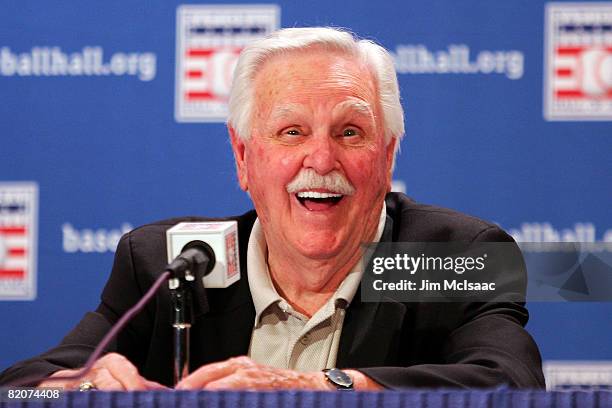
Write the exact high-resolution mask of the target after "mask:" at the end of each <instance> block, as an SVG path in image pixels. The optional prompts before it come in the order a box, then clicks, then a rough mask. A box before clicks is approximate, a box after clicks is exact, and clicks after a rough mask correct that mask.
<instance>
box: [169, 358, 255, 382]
mask: <svg viewBox="0 0 612 408" xmlns="http://www.w3.org/2000/svg"><path fill="white" fill-rule="evenodd" d="M253 366H255V363H254V362H253V360H251V359H249V358H248V357H236V358H230V359H229V360H225V361H221V362H219V363H212V364H207V365H205V366H202V367H200V368H198V369H197V370H196V371H194V372H193V373H191V374H189V375H188V376H187V377H185V378H184V379H182V380H181V381H180V382H179V383H178V384H177V385H176V387H175V388H176V389H178V390H188V389H199V388H203V387H204V386H206V384H208V383H209V382H212V381H215V380H218V379H220V378H223V377H227V376H229V375H232V374H233V373H234V372H236V370H239V369H241V368H246V367H253Z"/></svg>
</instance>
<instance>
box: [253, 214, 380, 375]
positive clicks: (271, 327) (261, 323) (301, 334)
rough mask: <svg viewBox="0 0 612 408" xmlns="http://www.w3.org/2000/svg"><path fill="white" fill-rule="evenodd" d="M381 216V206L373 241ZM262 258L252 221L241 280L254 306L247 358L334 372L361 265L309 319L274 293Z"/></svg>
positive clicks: (263, 248)
mask: <svg viewBox="0 0 612 408" xmlns="http://www.w3.org/2000/svg"><path fill="white" fill-rule="evenodd" d="M386 217H387V208H386V205H385V204H384V203H383V208H382V211H381V214H380V219H379V222H378V230H377V232H376V236H375V240H374V242H378V241H379V240H380V237H381V236H382V233H383V230H384V228H385V220H386ZM267 254H268V248H267V245H266V240H265V236H264V233H263V230H262V229H261V225H260V223H259V219H257V220H255V224H254V225H253V230H252V231H251V236H250V237H249V246H248V251H247V275H248V279H249V286H250V289H251V296H252V297H253V303H254V305H255V325H254V327H253V334H252V335H251V345H250V347H249V357H250V358H252V359H253V360H255V361H256V362H258V363H261V364H266V365H270V366H274V367H279V368H289V369H293V370H298V371H316V370H322V369H324V368H332V367H335V365H336V356H337V355H338V345H339V344H340V334H341V332H342V325H343V323H344V315H345V312H346V308H347V307H348V305H349V304H350V303H351V301H352V300H353V297H354V296H355V293H356V292H357V288H358V287H359V282H360V281H361V276H362V275H363V267H362V261H361V260H360V261H359V262H357V265H355V267H354V268H353V269H352V270H351V272H349V274H348V275H347V276H346V278H344V280H343V281H342V283H340V286H338V289H337V290H336V292H335V293H334V294H333V295H332V297H331V298H329V300H328V301H327V302H326V303H325V304H324V305H323V307H321V309H319V310H318V311H317V312H316V313H315V314H314V315H313V316H312V317H311V318H310V319H309V318H308V317H307V316H304V315H303V314H301V313H299V312H297V311H296V310H294V309H293V308H292V307H291V305H289V303H288V302H287V301H286V300H285V299H283V298H282V297H281V296H279V294H278V293H277V292H276V289H275V288H274V285H273V284H272V280H271V278H270V272H269V270H268V263H267Z"/></svg>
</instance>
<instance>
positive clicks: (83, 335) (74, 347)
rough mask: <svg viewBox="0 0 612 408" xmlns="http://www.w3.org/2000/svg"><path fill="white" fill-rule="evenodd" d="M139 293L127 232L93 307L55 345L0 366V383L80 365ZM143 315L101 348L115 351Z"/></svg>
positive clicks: (34, 380)
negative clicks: (26, 358) (33, 355)
mask: <svg viewBox="0 0 612 408" xmlns="http://www.w3.org/2000/svg"><path fill="white" fill-rule="evenodd" d="M140 297H141V291H140V286H139V282H137V280H136V276H135V274H134V268H133V262H132V254H131V248H130V235H129V234H127V235H124V236H123V237H122V238H121V240H120V242H119V245H118V247H117V252H116V255H115V260H114V264H113V270H112V273H111V276H110V278H109V280H108V282H107V284H106V287H105V289H104V292H103V293H102V300H101V303H100V305H99V306H98V308H97V310H96V311H95V312H89V313H86V314H85V316H84V317H83V318H82V320H81V321H80V322H79V323H78V324H77V325H76V327H75V328H74V329H73V330H72V331H71V332H70V333H68V335H67V336H66V337H64V339H63V340H62V341H61V343H60V344H59V345H58V346H56V347H54V348H52V349H50V350H48V351H46V352H45V353H43V354H41V355H39V356H37V357H34V358H31V359H28V360H24V361H21V362H19V363H16V364H15V365H13V366H12V367H9V368H7V369H6V370H4V372H2V373H1V374H0V385H8V384H14V383H21V382H23V381H24V380H25V381H27V382H28V384H30V385H34V384H37V383H39V382H41V381H42V380H43V379H44V378H46V377H48V376H49V375H51V374H52V373H54V372H56V371H59V370H62V369H68V368H78V367H81V366H83V365H84V364H85V362H86V361H87V358H88V357H89V356H90V355H91V353H92V352H93V350H94V349H95V347H96V346H97V345H98V343H99V342H100V340H101V339H102V337H104V335H105V334H106V333H107V332H108V331H109V329H110V328H111V327H112V325H113V324H114V323H115V321H116V320H117V319H118V317H119V316H121V315H122V314H123V313H124V312H125V311H126V310H127V309H128V308H129V307H131V306H132V305H133V304H135V303H136V302H137V301H138V299H140ZM141 315H143V313H141ZM146 318H147V316H146V313H145V314H144V316H138V317H137V318H136V319H135V321H134V322H133V323H130V324H129V325H128V327H127V328H126V330H124V331H123V333H122V334H121V335H120V336H119V338H118V340H117V341H114V342H112V344H111V345H109V347H108V348H107V349H106V350H105V351H106V352H111V351H117V343H120V344H122V343H123V344H126V343H128V344H129V343H132V342H133V341H132V339H133V333H134V330H135V328H136V327H138V326H139V325H141V324H142V320H143V319H146ZM121 348H122V350H120V351H123V352H124V354H128V355H127V356H126V357H128V358H130V359H134V357H137V355H129V354H130V350H134V348H130V347H126V346H123V347H121ZM144 348H145V349H146V347H144ZM132 354H134V353H132ZM138 355H140V353H138Z"/></svg>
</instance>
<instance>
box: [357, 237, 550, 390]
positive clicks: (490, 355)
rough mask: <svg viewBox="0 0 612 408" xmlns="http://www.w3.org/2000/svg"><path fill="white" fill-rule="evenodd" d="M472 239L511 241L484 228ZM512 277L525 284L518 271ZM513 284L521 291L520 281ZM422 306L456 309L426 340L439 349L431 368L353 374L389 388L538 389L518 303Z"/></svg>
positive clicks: (534, 351)
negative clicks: (437, 335)
mask: <svg viewBox="0 0 612 408" xmlns="http://www.w3.org/2000/svg"><path fill="white" fill-rule="evenodd" d="M474 241H482V242H499V241H502V242H503V241H505V242H513V240H512V238H511V237H510V236H508V235H507V234H506V233H505V232H503V231H502V230H501V229H499V228H497V227H490V228H487V229H485V230H484V231H482V233H480V234H478V236H477V237H476V238H475V240H474ZM523 272H524V271H523ZM516 276H517V279H522V280H523V281H525V275H524V273H522V274H521V273H517V274H516ZM514 283H516V282H514ZM518 286H519V287H523V289H524V288H525V285H523V284H521V283H520V282H519V285H518ZM514 287H516V286H514ZM438 306H439V307H438ZM427 307H429V308H430V310H431V309H433V308H436V309H435V310H436V311H437V314H443V313H444V312H445V311H446V312H449V314H452V313H455V312H456V311H457V310H459V312H458V315H460V318H458V319H456V322H457V323H456V324H454V327H452V328H451V329H450V330H449V332H448V334H447V336H445V338H444V339H442V340H440V339H432V342H436V343H437V344H440V346H441V347H440V350H439V353H438V355H439V358H438V360H439V361H436V364H426V363H425V364H415V365H409V366H406V367H369V368H358V370H359V371H361V372H363V373H364V374H366V375H367V376H368V377H370V378H371V379H373V380H375V381H376V382H378V383H379V384H381V385H383V386H384V387H387V388H391V389H404V388H412V387H428V388H440V387H445V388H446V387H451V388H485V387H496V386H501V385H505V386H510V387H517V388H543V387H544V385H545V384H544V376H543V373H542V361H541V357H540V353H539V350H538V348H537V345H536V344H535V342H534V341H533V339H532V338H531V336H530V335H529V334H528V333H527V331H526V330H525V328H524V326H525V324H526V323H527V320H528V318H529V314H528V312H527V309H526V308H525V304H524V303H523V302H513V301H502V302H478V303H476V302H474V303H461V304H458V303H457V304H448V303H447V304H444V305H428V306H427ZM432 315H434V314H429V315H428V317H431V316H432ZM413 334H414V333H413Z"/></svg>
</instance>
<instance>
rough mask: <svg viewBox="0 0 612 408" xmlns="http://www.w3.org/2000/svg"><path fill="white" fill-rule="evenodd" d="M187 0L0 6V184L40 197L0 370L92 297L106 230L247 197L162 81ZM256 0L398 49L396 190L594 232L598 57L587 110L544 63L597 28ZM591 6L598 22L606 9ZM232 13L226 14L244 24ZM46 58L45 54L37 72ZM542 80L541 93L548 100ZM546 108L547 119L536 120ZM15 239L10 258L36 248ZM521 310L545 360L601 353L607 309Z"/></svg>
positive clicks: (444, 11) (607, 174)
mask: <svg viewBox="0 0 612 408" xmlns="http://www.w3.org/2000/svg"><path fill="white" fill-rule="evenodd" d="M189 3H191V2H189V1H184V2H180V3H179V2H176V1H171V0H163V1H162V0H156V1H150V0H147V1H144V0H134V1H130V2H120V1H110V2H97V1H72V2H62V3H61V4H60V3H49V2H46V1H42V0H40V1H34V0H28V1H19V2H3V3H2V5H1V6H0V7H1V10H2V11H1V13H0V183H1V182H15V181H29V182H34V183H36V185H37V186H38V193H39V198H38V207H39V209H38V220H37V227H38V236H37V240H36V242H37V244H38V248H37V258H36V259H35V264H36V265H37V267H36V271H34V270H28V271H27V273H34V272H36V274H37V285H36V286H37V294H36V298H35V300H32V301H15V300H5V301H2V302H0V321H1V322H2V326H3V328H2V330H1V331H0V333H1V334H0V368H4V367H6V366H8V365H10V364H12V363H13V362H15V361H17V360H19V359H23V358H25V357H28V356H31V355H34V354H37V353H39V352H41V351H43V350H45V349H47V348H49V347H51V346H53V345H54V344H56V343H57V342H58V341H59V340H60V339H61V337H62V336H63V335H64V334H65V333H66V332H67V331H68V330H69V329H70V328H71V327H72V326H73V325H74V324H75V323H76V322H77V321H78V320H79V318H80V317H81V316H82V315H83V313H84V312H85V311H87V310H91V309H93V308H95V307H96V305H97V301H98V298H99V293H100V291H101V289H102V287H103V285H104V282H105V280H106V279H107V277H108V273H109V271H110V267H111V263H112V258H113V252H112V251H113V250H114V248H113V242H114V241H116V237H117V236H118V234H119V233H120V232H121V231H122V230H126V229H129V228H130V227H132V226H137V225H140V224H144V223H148V222H151V221H154V220H157V219H160V218H167V217H171V216H178V215H211V216H217V215H218V216H221V215H231V214H237V213H241V212H244V211H246V210H247V209H249V208H250V202H249V200H248V198H247V197H246V195H245V194H244V193H242V192H241V191H240V189H239V188H238V186H237V183H236V179H235V174H234V164H233V158H232V155H231V150H230V146H229V143H228V138H227V132H226V128H225V126H224V124H223V123H215V122H197V121H196V122H186V121H178V120H177V118H178V119H179V120H181V118H180V114H179V115H178V116H177V117H175V109H176V104H177V101H178V99H180V98H183V97H184V95H183V93H181V92H178V94H177V95H176V96H175V93H177V91H176V89H177V87H179V86H182V85H185V84H186V83H187V82H185V81H186V80H185V78H186V76H188V74H186V72H184V71H183V70H181V69H179V72H178V73H177V64H179V63H185V61H186V59H185V58H186V57H185V55H184V54H183V53H180V52H177V36H178V37H179V38H182V39H183V41H192V43H190V44H192V45H193V44H197V41H198V40H197V38H196V39H194V38H191V37H188V35H189V33H188V32H186V31H185V30H184V28H185V27H186V26H185V24H188V21H187V20H181V18H177V10H178V7H179V6H180V5H181V4H189ZM248 3H250V2H248V1H243V2H241V3H240V4H243V5H244V4H248ZM215 4H220V5H224V4H226V3H224V2H215ZM232 4H234V3H232ZM270 4H271V3H270ZM274 4H276V5H277V7H278V8H277V9H276V10H277V13H278V16H279V18H280V20H279V21H278V25H280V26H282V27H290V26H309V25H332V26H341V27H348V28H350V29H351V30H352V31H354V32H356V33H358V34H359V35H360V36H363V37H367V38H372V39H375V40H377V41H378V42H379V43H381V44H382V45H384V46H385V47H386V48H388V49H390V50H391V51H393V52H394V53H395V54H396V56H397V63H398V69H399V71H400V74H399V81H400V85H401V91H402V99H403V103H404V107H405V112H406V137H405V139H404V141H403V143H402V147H401V154H400V155H399V157H398V162H397V168H396V172H395V179H396V180H399V181H401V182H403V185H404V186H405V190H406V192H407V194H408V195H410V196H412V197H413V198H415V199H416V200H418V201H421V202H426V203H432V204H436V205H442V206H446V207H451V208H454V209H457V210H460V211H463V212H467V213H470V214H473V215H476V216H478V217H481V218H484V219H488V220H492V221H495V222H497V223H499V224H500V225H502V226H503V227H504V228H506V229H507V230H510V232H512V233H513V234H515V236H517V237H518V238H528V239H529V240H534V239H538V238H537V237H536V238H534V237H533V236H531V235H529V234H528V231H533V230H534V228H535V229H536V230H538V229H539V230H545V229H548V230H550V231H553V232H555V231H556V232H558V233H559V234H561V236H563V234H565V236H566V237H570V238H571V234H572V231H575V230H576V224H582V225H586V226H587V227H588V228H589V230H590V231H594V234H593V239H596V240H604V239H609V240H612V214H611V211H610V209H611V207H612V206H611V204H612V189H611V188H612V160H611V152H612V124H611V122H610V120H611V119H612V113H610V112H608V111H609V110H611V108H609V107H608V106H609V105H610V104H612V93H611V92H610V90H611V89H612V80H610V82H606V81H608V80H609V79H610V77H612V62H610V63H608V62H606V61H609V60H610V59H611V58H612V57H611V56H610V54H607V56H606V54H605V52H606V51H601V53H602V54H601V55H602V57H601V58H603V59H602V61H604V62H603V63H602V64H603V65H601V66H598V67H599V68H597V69H599V71H597V72H587V73H582V74H580V75H585V77H584V78H587V77H586V76H588V75H594V76H597V78H599V80H600V82H601V81H603V84H604V85H602V86H603V87H604V88H605V85H606V84H608V85H609V87H608V88H607V91H606V90H605V89H604V93H603V94H600V95H595V96H593V95H591V94H592V90H589V89H587V88H585V89H583V91H584V92H583V93H582V96H578V98H582V99H581V100H582V101H586V102H585V103H586V104H587V105H588V106H587V111H588V109H591V111H588V112H586V113H585V112H584V108H583V107H582V108H581V107H580V106H582V105H580V104H579V103H578V102H576V103H574V102H575V101H576V100H578V99H576V100H573V99H571V98H570V99H569V102H568V99H563V95H562V93H559V87H561V88H562V87H563V86H564V85H563V84H564V83H563V81H564V80H565V81H569V82H568V83H569V85H567V86H569V88H571V87H572V86H573V85H572V84H571V83H570V82H571V78H569V79H568V78H567V77H571V75H573V74H572V72H570V71H571V61H570V62H567V64H569V65H567V66H568V67H570V68H564V66H563V65H562V64H563V63H564V62H563V61H561V62H559V61H557V60H555V61H557V62H556V63H558V64H561V65H554V64H553V65H552V68H550V66H551V65H547V64H549V63H552V62H551V61H552V60H551V58H556V57H557V56H561V57H563V56H564V55H565V54H564V53H566V54H567V53H569V54H571V53H572V51H571V50H570V51H558V50H557V48H562V47H564V46H566V45H568V44H569V45H572V44H571V42H572V39H571V38H570V39H568V38H565V37H563V35H565V34H567V35H574V34H575V35H576V36H577V37H576V38H578V37H580V36H581V35H582V37H588V36H589V35H591V37H593V36H595V35H596V34H597V30H599V31H600V34H601V38H600V39H599V40H598V39H595V40H593V41H603V43H604V45H606V44H607V47H610V46H611V45H612V44H610V41H611V40H610V36H612V28H606V27H612V26H610V25H609V26H606V25H605V24H603V25H600V26H599V28H598V27H595V28H591V29H588V28H584V27H582V28H581V27H580V26H579V25H577V23H572V21H574V20H575V19H576V18H575V15H576V13H578V12H575V11H572V10H570V9H567V10H565V13H566V14H564V17H563V18H565V20H563V21H565V23H559V22H558V21H557V20H555V21H553V20H552V19H549V21H548V24H547V20H546V16H545V10H546V4H545V2H543V1H535V0H514V1H508V0H506V1H495V2H492V1H487V0H471V1H461V2H456V1H453V0H444V1H442V0H439V1H435V2H428V1H404V2H391V1H389V2H384V1H378V2H372V1H369V0H352V1H334V2H329V1H323V0H310V1H308V2H296V1H287V2H277V3H274ZM556 4H557V6H558V5H561V6H560V8H559V9H560V10H561V11H562V12H564V11H563V10H564V9H563V7H562V6H563V4H564V3H556ZM599 4H600V5H601V6H602V7H607V10H608V13H612V11H609V10H610V9H611V8H612V6H611V4H612V3H609V2H608V3H606V2H602V3H599ZM557 6H554V5H553V6H550V7H553V8H554V7H557ZM238 9H239V8H238ZM185 10H191V9H189V8H186V9H185ZM587 11H588V10H587ZM200 12H201V13H202V15H203V16H204V17H202V18H205V17H206V15H207V13H209V14H210V13H212V14H214V13H216V12H214V11H213V12H211V11H210V10H209V11H206V10H205V11H200ZM572 13H574V14H572ZM600 14H601V13H600ZM602 16H603V17H602V18H603V20H604V22H605V18H608V19H610V14H607V17H605V15H603V14H602ZM241 18H242V20H240V19H238V20H236V21H238V22H237V23H236V24H237V25H242V26H244V27H249V24H251V23H249V21H248V18H247V20H245V18H244V16H243V17H241ZM262 18H263V17H262ZM572 19H574V20H572ZM266 21H268V23H269V24H272V25H273V24H276V23H274V21H272V20H270V19H268V20H266ZM567 21H570V23H567ZM555 24H556V25H555ZM560 24H566V26H561V25H560ZM568 24H569V25H570V26H571V25H572V24H573V26H574V28H571V27H570V28H568V27H567V26H568ZM607 24H612V22H610V21H608V23H607ZM177 25H179V30H178V32H177ZM181 27H182V28H181ZM547 30H551V31H550V33H552V34H550V35H549V37H546V38H548V40H549V43H546V41H545V40H546V38H545V33H546V32H547ZM564 30H565V32H564ZM581 30H582V31H581ZM606 30H607V31H606ZM194 33H195V34H198V33H197V32H194ZM252 33H254V35H257V33H258V32H257V30H252ZM606 33H607V37H606ZM195 34H194V35H195ZM213 34H214V33H213ZM217 34H218V36H222V34H219V33H217ZM223 35H225V34H223ZM551 36H552V37H551ZM582 37H580V38H582ZM591 37H589V38H591ZM580 38H579V39H578V40H576V41H582V40H580ZM593 38H594V37H593ZM598 38H599V37H598ZM194 41H195V42H194ZM606 41H608V43H605V42H606ZM200 45H201V44H200ZM551 47H553V48H551ZM554 47H556V48H554ZM86 48H88V49H89V51H87V50H86ZM53 49H55V51H53ZM602 49H604V48H602ZM37 50H38V51H37ZM45 50H46V51H45ZM466 51H467V54H466ZM548 51H551V53H550V54H548V55H549V57H546V55H547V53H548ZM573 52H574V54H572V55H573V56H574V57H575V56H576V55H577V54H576V53H579V52H582V51H573ZM53 53H55V54H53ZM73 53H79V55H80V57H79V56H77V57H74V56H72V54H73ZM52 54H53V55H52ZM572 55H570V57H569V58H570V59H571V58H573V57H572ZM580 55H582V54H580ZM580 55H578V57H576V58H581V57H580ZM585 55H586V54H585ZM429 56H433V58H434V62H431V61H429V60H428V58H429ZM466 57H467V59H468V62H469V65H466V64H465V58H466ZM45 58H47V59H48V61H51V62H53V61H55V62H54V64H56V65H55V66H50V65H48V66H45V65H44V64H45V62H44V60H45ZM63 58H64V59H65V61H64V60H62V59H63ZM74 58H76V59H77V60H78V58H82V60H81V61H80V62H79V61H76V62H75V60H74ZM96 58H100V59H101V60H102V62H103V63H108V64H110V65H108V66H104V67H102V65H99V64H98V65H96V64H97V63H96V62H95V60H96ZM449 58H450V59H449ZM453 58H455V60H452V59H453ZM462 58H463V60H462ZM546 58H548V60H547V59H546ZM559 58H560V57H559ZM585 58H586V57H585ZM606 58H607V59H606ZM87 61H89V62H87ZM92 61H94V62H92ZM181 61H182V62H181ZM461 61H463V62H461ZM585 61H586V60H585ZM51 62H48V63H49V64H51ZM36 64H38V66H36ZM71 64H72V65H71ZM79 64H81V65H80V66H79ZM87 64H90V65H89V66H87ZM92 64H93V65H92ZM453 64H455V65H453ZM606 64H607V65H606ZM101 67H102V68H101ZM547 67H549V68H547ZM559 67H560V68H559ZM564 69H565V71H564ZM465 71H471V72H465ZM197 76H198V74H197V73H195V74H193V75H192V77H194V78H196V79H197ZM553 77H554V78H555V79H554V81H557V82H554V81H553ZM584 78H583V79H584ZM192 79H193V78H192ZM587 79H588V78H587ZM547 81H553V82H554V84H556V85H554V86H557V87H558V88H555V90H553V91H552V93H550V92H548V91H547V88H546V86H547V83H553V82H547ZM578 82H580V81H578ZM181 84H182V85H181ZM554 86H553V87H554ZM584 86H586V85H584ZM569 88H568V89H569ZM596 91H597V90H596ZM589 92H591V94H589ZM606 92H607V93H606ZM555 98H557V99H555ZM589 98H590V99H589ZM175 99H177V100H175ZM555 101H556V102H555ZM566 102H567V103H566ZM554 103H558V109H557V113H552V114H545V105H546V104H549V105H550V104H554ZM579 105H580V106H579ZM555 106H556V105H555ZM564 109H565V110H564ZM606 109H608V111H606ZM559 112H561V113H559ZM564 112H565V113H564ZM568 112H569V114H568ZM589 112H591V116H590V117H589ZM593 112H594V113H593ZM555 115H556V116H555ZM563 115H566V116H563ZM572 115H573V116H572ZM593 115H595V116H597V115H599V116H597V117H596V119H598V120H591V119H593ZM566 119H571V120H566ZM398 185H401V183H400V184H398ZM5 187H6V185H5ZM2 188H4V187H2V184H0V193H1V192H2ZM0 198H2V195H0ZM1 205H2V202H0V208H1ZM6 205H7V204H6V203H5V211H9V210H6V208H8V207H6ZM13 210H14V209H13ZM13 210H11V211H13ZM0 227H1V224H0ZM0 238H1V237H0ZM549 239H550V238H549ZM109 241H110V242H109ZM26 245H29V247H28V248H26V251H25V253H24V254H22V256H30V255H32V254H34V253H35V252H36V251H35V247H34V244H31V243H30V244H27V243H26ZM13 255H15V256H19V252H18V251H17V252H16V253H13ZM5 258H6V257H5ZM1 259H2V258H1V257H0V260H1ZM0 269H2V265H0ZM5 269H6V268H5ZM2 279H4V280H5V281H6V280H7V279H9V278H8V277H6V276H4V277H3V278H2ZM13 279H14V277H13ZM530 311H531V321H530V323H529V325H528V329H529V331H530V332H531V333H532V335H533V336H534V337H535V339H536V341H537V342H538V344H539V346H540V348H541V351H542V353H543V356H544V358H545V359H586V360H606V359H607V360H612V347H611V346H610V345H611V344H612V324H610V322H611V320H612V319H611V317H612V304H611V303H568V304H560V303H550V304H544V303H542V304H532V305H531V306H530Z"/></svg>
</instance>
